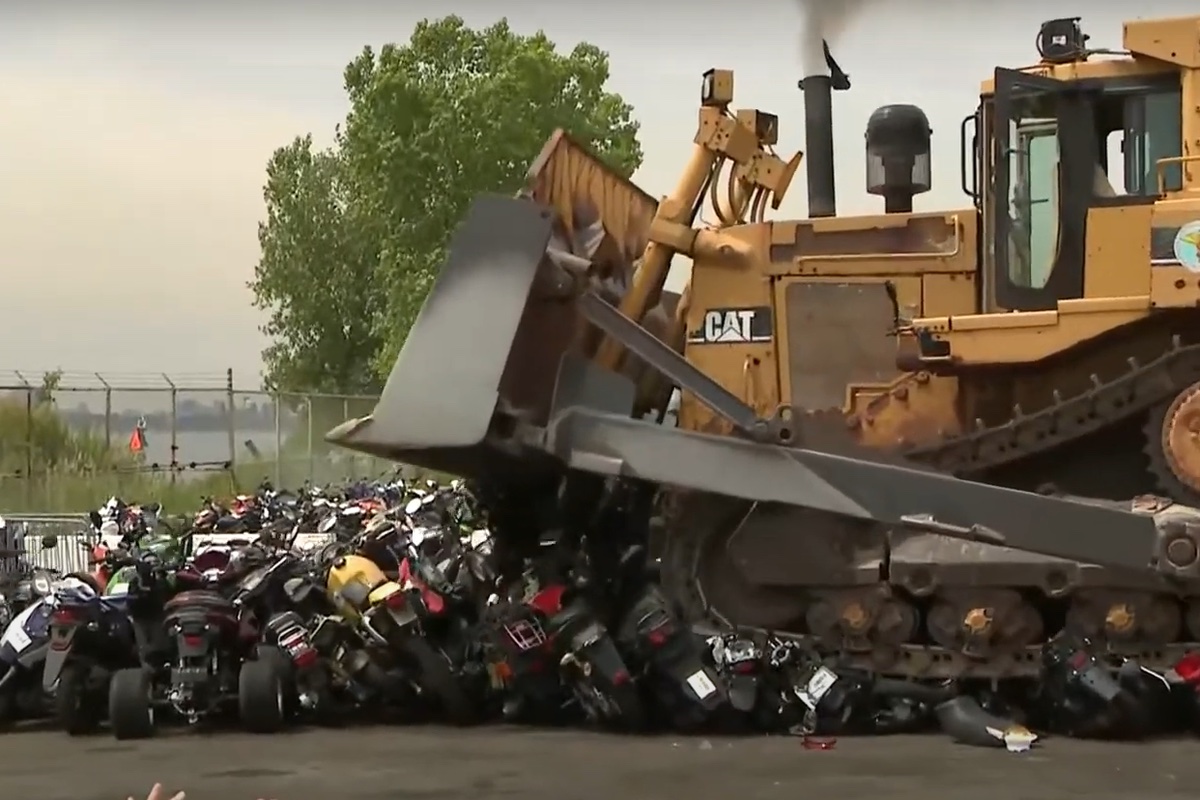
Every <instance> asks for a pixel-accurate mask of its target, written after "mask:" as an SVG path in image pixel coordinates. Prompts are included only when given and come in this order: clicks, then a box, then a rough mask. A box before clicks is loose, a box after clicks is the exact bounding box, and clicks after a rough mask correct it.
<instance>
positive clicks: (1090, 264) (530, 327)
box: [329, 16, 1200, 678]
mask: <svg viewBox="0 0 1200 800" xmlns="http://www.w3.org/2000/svg"><path fill="white" fill-rule="evenodd" d="M1088 41H1089V39H1088V37H1087V36H1086V35H1084V33H1083V31H1082V27H1081V24H1080V20H1078V19H1060V20H1052V21H1049V22H1047V23H1045V24H1043V26H1042V27H1041V30H1040V32H1039V35H1038V37H1037V42H1038V48H1037V49H1038V56H1039V61H1038V63H1036V64H1035V65H1034V66H1031V67H1026V68H1021V69H1003V68H1001V69H997V70H996V71H995V75H994V76H993V77H992V79H990V80H987V81H985V82H984V83H983V85H982V87H981V92H980V102H979V105H978V107H977V108H976V109H975V110H974V112H972V113H971V114H969V115H967V116H966V117H965V119H964V120H963V122H962V125H961V127H960V137H961V138H960V156H961V179H962V188H963V190H964V192H965V193H966V194H967V196H968V197H970V198H971V201H972V204H971V206H970V207H965V208H962V209H957V210H952V211H938V212H916V211H914V210H913V198H914V196H915V195H917V194H920V193H923V192H928V191H929V189H930V187H931V165H930V160H931V142H932V133H931V128H930V124H929V121H928V119H927V117H926V115H925V114H924V113H923V112H922V111H921V110H920V109H919V108H917V107H915V106H909V105H889V106H885V107H883V108H880V109H878V110H877V111H876V112H875V113H874V114H873V115H872V116H871V118H870V120H869V122H868V125H867V130H866V132H865V151H866V160H867V170H866V174H867V187H866V188H867V192H868V193H870V194H874V195H878V196H881V197H882V198H883V205H884V208H883V210H882V213H878V214H873V215H867V216H838V215H837V214H836V199H835V190H834V184H835V181H834V166H833V165H834V160H833V149H834V141H833V125H832V118H833V108H834V104H833V97H834V96H835V92H838V91H844V90H849V89H850V79H849V76H847V75H846V74H845V73H844V72H843V70H842V69H841V67H840V66H839V64H838V63H837V62H836V61H835V60H834V58H833V56H832V54H830V53H829V50H828V47H826V51H825V56H826V59H825V61H826V70H824V71H822V72H821V73H820V74H813V75H808V76H805V77H804V79H803V80H802V81H801V82H800V86H801V89H802V92H803V96H804V102H805V128H806V152H805V153H804V154H803V158H802V157H801V155H800V154H797V155H795V156H794V157H791V158H785V157H783V156H781V155H779V154H777V153H776V151H775V148H774V146H775V144H776V143H777V140H778V135H779V120H778V118H777V117H776V116H775V115H773V114H769V113H766V112H763V111H759V110H752V109H750V110H747V109H743V110H734V109H732V108H731V105H732V103H733V88H734V81H733V74H732V72H730V71H728V70H720V69H714V70H710V71H709V72H707V73H705V75H704V76H703V79H702V88H701V97H700V108H699V117H698V125H697V129H696V135H695V138H694V140H693V144H692V155H691V157H690V159H689V161H688V163H687V166H686V168H685V169H684V172H683V175H682V176H681V178H680V180H679V183H678V185H677V186H676V188H675V190H674V191H673V192H672V193H671V194H670V195H668V196H666V197H664V198H662V199H661V200H658V201H656V200H655V199H654V198H652V197H651V196H649V195H647V194H646V193H645V192H643V191H641V190H640V189H638V188H637V187H636V186H634V185H632V184H631V183H629V182H628V181H626V180H624V179H622V178H620V177H619V176H617V175H615V174H614V173H613V172H612V171H611V170H609V169H607V168H606V167H605V165H604V164H603V163H601V162H600V161H599V160H598V159H596V158H595V157H593V156H592V155H590V154H589V153H588V152H587V151H586V150H585V149H584V148H582V147H580V146H578V145H577V144H575V143H574V142H573V141H572V140H571V138H570V137H569V135H568V134H566V133H563V132H559V133H556V134H555V136H554V137H552V139H551V140H550V141H549V142H548V143H547V145H546V147H545V149H544V150H543V152H542V153H541V154H540V155H539V156H538V158H537V159H536V160H535V161H534V163H533V165H532V167H531V169H530V172H529V180H528V185H527V187H526V189H525V190H524V191H523V192H522V193H521V195H520V196H519V197H518V198H501V197H481V198H479V199H477V200H476V202H475V204H474V205H473V207H472V209H471V211H470V213H469V214H468V216H467V219H466V220H465V222H464V223H463V225H462V227H461V228H460V230H459V232H458V234H457V235H456V237H455V240H454V242H453V244H452V247H451V251H450V258H449V260H448V262H447V264H446V266H445V268H444V271H443V273H442V275H441V276H440V278H439V280H438V281H437V283H436V285H435V286H434V288H433V290H432V292H431V295H430V297H429V299H428V300H427V302H426V305H425V306H424V308H423V309H422V311H421V314H420V316H419V317H418V319H417V322H416V325H415V326H414V328H413V330H412V333H411V334H410V336H409V339H408V341H407V342H406V344H405V346H404V348H403V351H402V352H401V354H400V357H399V359H398V361H397V364H396V367H395V369H394V372H393V373H392V375H391V377H390V379H389V381H388V383H387V385H386V387H385V389H384V392H383V395H382V397H381V400H380V402H379V405H378V407H377V408H376V410H375V412H374V414H372V415H371V416H370V417H366V418H363V419H359V420H351V421H349V422H347V423H346V424H345V425H342V426H340V427H339V428H338V429H336V430H334V431H332V432H331V433H330V434H329V438H330V440H331V441H334V442H336V443H339V444H343V445H345V446H347V447H351V448H355V449H358V450H362V451H366V452H370V453H373V454H376V455H381V456H386V457H392V458H396V459H398V460H404V461H408V462H410V463H419V464H424V465H427V466H429V467H432V468H436V469H443V470H447V471H451V472H455V473H459V474H465V475H471V476H473V477H477V478H484V479H490V480H493V481H502V482H505V483H506V484H507V485H510V486H513V485H525V486H547V485H552V484H553V482H554V481H557V480H561V477H562V475H563V474H587V475H592V476H601V477H603V478H606V479H612V478H619V479H628V480H637V481H642V482H645V483H648V484H651V485H653V486H655V487H659V492H658V495H659V502H660V506H659V515H658V517H657V519H659V520H660V521H661V523H662V525H663V527H664V529H665V532H664V541H665V545H664V547H665V550H664V552H663V556H662V564H663V581H664V585H665V586H666V587H667V588H668V589H669V590H670V592H671V594H672V595H673V597H674V599H675V600H676V601H677V602H678V604H679V605H680V607H681V608H682V609H683V610H684V611H685V612H686V613H687V614H688V615H689V616H691V617H693V618H707V619H709V620H712V621H715V622H719V623H722V624H732V625H739V626H749V627H758V628H763V629H770V630H773V631H777V632H778V631H782V632H787V633H788V634H790V635H793V636H796V637H810V638H812V639H814V640H817V641H819V642H821V643H822V644H823V645H824V646H826V647H828V648H831V649H834V650H838V651H840V652H841V653H842V654H843V655H844V657H846V658H847V659H849V660H850V661H851V662H853V663H856V664H858V665H860V666H862V667H864V668H869V669H872V670H875V671H879V672H883V673H888V674H896V675H905V676H921V677H935V676H940V677H961V676H974V677H979V678H1001V677H1009V676H1019V675H1025V674H1033V673H1034V672H1035V671H1036V669H1037V663H1036V660H1037V654H1038V645H1039V644H1040V643H1041V642H1042V641H1044V640H1045V639H1046V637H1048V636H1051V635H1053V634H1054V633H1056V632H1057V631H1059V630H1062V629H1063V628H1064V627H1071V628H1072V629H1075V630H1078V631H1080V632H1081V633H1084V634H1086V635H1088V636H1090V637H1092V638H1093V639H1095V640H1098V641H1101V642H1103V643H1104V644H1106V646H1108V647H1109V648H1110V649H1112V650H1113V651H1114V652H1120V653H1122V654H1125V655H1130V656H1136V657H1137V658H1139V659H1141V660H1142V661H1143V662H1144V663H1145V664H1147V665H1148V666H1155V665H1157V666H1165V665H1167V664H1169V663H1171V660H1172V659H1174V658H1176V657H1178V656H1179V655H1180V654H1181V653H1182V652H1183V651H1186V650H1188V649H1189V648H1196V647H1200V645H1196V644H1194V643H1195V642H1200V582H1198V581H1197V580H1196V578H1197V575H1198V574H1200V572H1198V570H1200V550H1198V549H1197V542H1200V539H1198V538H1197V532H1198V531H1200V526H1198V525H1197V524H1196V521H1197V520H1200V511H1196V509H1194V508H1190V507H1189V504H1190V505H1200V326H1198V325H1197V324H1196V323H1197V321H1198V320H1200V311H1197V306H1198V305H1200V44H1197V43H1198V42H1200V16H1198V17H1189V18H1184V19H1165V20H1139V21H1136V22H1129V23H1127V24H1126V25H1125V27H1124V43H1123V48H1122V49H1120V50H1105V49H1094V48H1091V47H1089V45H1088ZM802 163H803V165H804V167H805V172H806V177H807V189H808V206H809V214H810V217H809V218H808V219H805V220H768V219H767V215H768V213H769V211H770V210H771V209H776V210H777V209H778V207H779V205H780V203H781V201H782V200H783V198H784V196H785V194H786V192H787V191H788V189H789V187H790V185H791V184H792V182H793V179H794V177H795V175H796V173H797V172H798V170H799V167H800V166H801V164H802ZM705 209H707V210H705ZM702 212H704V213H703V215H702ZM705 217H707V218H708V219H709V224H701V220H702V219H703V218H705ZM677 255H683V256H687V257H690V258H691V259H692V267H691V277H690V281H689V283H688V285H687V287H686V289H685V290H684V291H683V292H682V294H674V293H671V292H667V291H665V290H664V284H665V281H666V278H667V273H668V270H669V268H670V266H671V263H672V259H673V258H674V257H675V256H677ZM674 398H678V401H677V412H676V413H675V414H674V419H673V418H672V415H671V414H668V411H669V410H671V409H674V407H675V400H674ZM1048 485H1049V487H1050V488H1047V486H1048ZM1145 493H1154V496H1146V494H1145ZM1085 497H1086V498H1089V499H1087V500H1084V499H1082V498H1085ZM1095 498H1098V499H1095ZM1131 498H1136V499H1132V500H1131Z"/></svg>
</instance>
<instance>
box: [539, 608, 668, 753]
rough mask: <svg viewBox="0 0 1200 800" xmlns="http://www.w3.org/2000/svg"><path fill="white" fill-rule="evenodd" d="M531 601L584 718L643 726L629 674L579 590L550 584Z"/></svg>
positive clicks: (639, 703)
mask: <svg viewBox="0 0 1200 800" xmlns="http://www.w3.org/2000/svg"><path fill="white" fill-rule="evenodd" d="M535 601H536V607H537V608H538V610H539V611H541V612H542V614H543V615H545V621H544V623H543V625H544V626H545V631H546V634H547V635H548V636H549V638H550V640H551V641H552V642H553V647H554V653H555V655H556V656H557V657H558V666H559V676H560V678H561V680H562V681H563V684H564V685H565V686H566V687H567V688H568V689H569V690H570V692H571V694H572V696H573V697H574V699H575V701H576V703H577V704H578V705H579V707H580V709H581V710H582V711H583V713H584V714H585V715H586V716H587V718H588V719H589V720H591V721H592V722H594V723H599V724H604V725H609V726H612V727H616V728H621V729H625V730H641V729H643V728H644V727H645V726H646V712H645V708H644V706H643V705H642V700H641V697H640V695H639V692H638V687H637V684H636V683H635V682H634V680H633V675H632V674H631V673H630V671H629V668H628V667H627V666H626V665H625V660H624V659H623V658H622V657H621V653H620V651H619V650H618V649H617V645H616V642H614V641H613V638H612V636H610V635H609V633H608V629H607V628H605V627H604V625H603V624H602V623H601V622H600V620H598V619H597V618H596V615H595V614H594V613H593V612H592V610H591V608H590V606H589V605H588V603H587V602H586V601H585V600H584V598H583V595H582V592H579V591H574V592H572V591H569V588H568V587H567V586H566V585H565V584H563V585H551V586H548V587H546V588H545V589H542V590H541V591H539V592H538V593H537V594H536V595H535V596H534V600H533V601H531V602H535Z"/></svg>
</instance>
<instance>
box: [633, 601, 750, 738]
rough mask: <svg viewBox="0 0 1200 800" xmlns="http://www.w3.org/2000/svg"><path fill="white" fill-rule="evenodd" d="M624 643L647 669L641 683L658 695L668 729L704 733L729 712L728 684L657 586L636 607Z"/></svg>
mask: <svg viewBox="0 0 1200 800" xmlns="http://www.w3.org/2000/svg"><path fill="white" fill-rule="evenodd" d="M618 641H619V642H620V643H621V644H622V645H623V646H624V650H625V652H626V653H629V654H632V656H633V659H634V661H635V663H636V664H637V665H638V666H640V667H641V670H640V676H639V684H640V685H641V686H643V688H645V689H647V690H649V691H651V692H653V693H654V697H655V699H656V701H657V703H658V704H660V706H661V707H662V708H663V709H664V710H665V711H666V714H667V716H668V717H669V719H667V720H665V722H666V723H667V724H668V725H670V726H672V727H675V728H680V729H694V728H698V727H700V726H702V725H704V724H705V723H707V722H710V721H712V720H713V719H714V718H715V717H716V716H717V715H718V714H720V713H721V712H723V711H725V710H726V709H727V708H728V703H729V691H728V689H727V688H726V687H725V685H724V681H723V680H722V679H721V676H720V675H718V674H717V671H716V670H714V669H713V668H712V667H710V666H708V665H707V664H706V663H705V662H704V655H703V653H702V651H701V649H700V647H699V645H698V643H697V641H696V638H695V637H694V636H693V635H692V632H691V631H690V630H689V629H688V628H687V627H685V626H684V625H683V624H682V623H680V621H679V620H678V619H676V618H675V615H674V614H673V613H672V611H671V608H670V605H669V604H668V603H667V600H666V598H665V597H663V595H662V593H661V592H660V591H659V590H658V589H657V588H656V587H654V586H649V587H647V588H645V589H644V590H643V591H642V594H641V596H640V597H639V598H638V599H637V600H636V601H634V602H633V604H632V605H631V607H630V608H629V610H628V611H627V612H626V615H625V620H624V623H623V624H622V626H621V629H620V633H619V636H618Z"/></svg>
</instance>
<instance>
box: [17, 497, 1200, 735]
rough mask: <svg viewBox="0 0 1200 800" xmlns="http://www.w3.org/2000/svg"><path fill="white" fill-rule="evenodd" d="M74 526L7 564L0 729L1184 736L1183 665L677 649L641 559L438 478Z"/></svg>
mask: <svg viewBox="0 0 1200 800" xmlns="http://www.w3.org/2000/svg"><path fill="white" fill-rule="evenodd" d="M90 516H91V523H92V529H91V530H90V531H89V532H88V535H87V536H86V537H84V538H85V539H86V542H87V545H86V546H87V549H88V554H89V563H90V564H91V565H92V569H91V570H90V571H87V572H79V573H71V574H67V575H61V574H56V573H54V572H52V571H49V570H45V569H40V568H33V567H30V568H26V569H24V570H22V571H20V572H19V574H15V575H11V576H9V577H8V585H7V586H5V587H3V589H4V597H3V603H2V604H0V613H2V614H3V616H4V621H5V623H6V629H5V633H4V635H3V638H2V639H0V662H2V663H0V668H2V669H3V673H2V676H0V718H3V720H5V721H7V722H12V721H17V720H21V719H32V718H45V717H52V718H54V719H55V720H56V721H57V723H58V724H59V725H60V726H61V727H62V728H63V729H64V730H66V731H67V732H68V733H70V734H73V735H77V734H84V733H88V732H92V731H95V730H97V729H99V728H101V726H102V725H103V724H104V723H106V722H107V724H108V726H109V727H110V729H111V731H112V733H113V735H114V736H116V737H117V738H119V739H136V738H144V737H149V736H152V735H153V734H154V733H155V730H156V726H157V725H161V724H169V723H170V722H172V721H174V722H175V723H176V724H190V725H214V724H216V725H228V724H233V725H238V726H241V727H242V728H244V729H246V730H250V731H255V732H262V733H270V732H275V731H279V730H281V729H283V728H284V727H285V726H289V725H294V724H344V723H346V722H350V721H355V720H372V721H390V720H394V721H400V722H416V721H426V720H427V721H433V722H442V723H451V724H457V725H470V724H478V723H485V722H489V721H507V722H511V723H529V724H537V725H591V726H597V727H602V728H606V729H610V730H619V731H629V732H635V731H654V730H674V731H680V732H710V733H722V732H729V733H734V732H737V733H752V732H764V733H785V734H786V733H790V734H797V735H804V736H807V737H811V738H812V740H813V741H817V740H818V737H827V736H837V735H853V734H880V733H895V732H916V731H922V730H929V729H938V728H940V729H941V730H943V731H945V732H946V733H947V734H949V735H950V736H952V737H954V738H955V739H958V740H959V741H962V742H965V743H969V744H975V745H979V746H993V747H1006V746H1007V747H1008V748H1009V749H1013V750H1021V749H1025V748H1028V747H1029V745H1030V744H1031V743H1032V741H1033V740H1034V739H1036V738H1037V734H1035V733H1032V732H1031V731H1037V732H1039V733H1042V734H1044V733H1052V734H1061V735H1072V736H1089V737H1111V738H1143V737H1147V736H1152V735H1160V734H1167V733H1178V732H1182V731H1187V730H1193V731H1196V730H1200V701H1198V697H1200V656H1196V655H1190V656H1188V657H1187V658H1185V659H1184V660H1183V661H1181V662H1180V663H1179V664H1177V665H1176V667H1175V669H1173V670H1171V671H1169V672H1168V673H1166V674H1163V673H1157V672H1152V671H1150V670H1147V669H1144V668H1142V667H1140V666H1139V665H1137V664H1136V663H1133V662H1130V661H1125V662H1123V663H1118V662H1113V661H1111V660H1110V659H1108V658H1106V657H1105V656H1104V655H1103V654H1101V653H1098V652H1095V651H1094V649H1093V648H1092V647H1091V645H1090V643H1089V642H1087V641H1086V640H1084V639H1072V638H1069V637H1067V636H1066V635H1061V636H1059V637H1056V638H1055V639H1054V640H1052V641H1051V642H1050V643H1049V644H1048V645H1047V646H1046V647H1045V650H1044V652H1043V669H1042V674H1041V678H1040V679H1039V680H1037V681H1031V682H1029V683H1027V684H1018V683H1014V682H1006V683H1005V684H1002V685H992V684H990V683H983V684H979V685H972V684H968V683H964V682H937V683H919V682H913V681H908V680H899V679H890V678H887V677H885V676H877V675H872V674H867V673H864V672H857V671H854V670H850V669H847V668H845V667H843V666H840V665H839V663H838V659H837V654H835V653H822V652H817V651H814V650H812V649H811V648H810V646H808V645H804V646H802V645H800V644H798V643H795V642H792V641H789V640H787V639H785V638H782V637H776V636H773V635H769V634H761V633H754V634H742V633H739V632H738V631H713V630H706V631H697V630H694V629H693V628H692V627H691V626H689V625H688V624H686V623H685V622H684V621H683V620H681V619H680V618H679V617H678V616H677V614H676V612H675V610H674V608H673V606H672V604H671V603H670V602H669V600H668V598H667V597H666V596H665V595H664V594H663V593H662V591H661V590H660V588H659V586H658V584H657V581H656V578H657V575H656V565H655V563H654V561H653V559H652V558H651V557H650V556H649V555H648V550H647V548H646V547H645V546H642V545H640V544H636V543H635V544H632V545H629V544H626V545H623V546H622V547H621V548H619V549H617V548H615V547H608V546H607V544H606V543H605V542H593V543H588V542H586V541H579V540H578V539H577V538H574V537H571V536H569V535H567V534H566V533H564V532H562V531H551V532H542V533H540V534H538V535H537V537H536V538H534V539H532V540H531V542H525V543H523V545H522V546H521V547H520V548H517V547H514V546H513V545H512V544H511V543H506V542H505V541H503V539H502V538H500V537H497V536H493V535H492V534H491V533H490V532H489V530H490V529H489V523H488V510H487V508H486V505H485V504H484V503H481V502H480V501H479V500H477V499H476V496H475V495H474V494H473V493H472V491H471V489H470V487H469V486H467V485H464V484H463V483H461V482H458V481H455V482H452V483H450V484H449V485H446V486H439V485H437V484H435V483H433V482H428V481H426V482H421V483H419V484H406V483H405V482H403V481H400V480H396V481H392V482H386V483H370V484H367V483H360V484H354V485H350V486H346V487H341V488H339V489H336V490H332V489H324V490H316V489H307V488H306V489H305V490H304V491H301V492H294V493H290V492H282V491H276V490H274V489H272V488H271V487H269V486H264V487H262V488H261V489H260V490H259V491H258V492H257V493H256V494H253V495H243V496H239V497H238V498H237V499H236V501H235V502H234V503H233V504H232V507H230V508H226V507H223V506H221V505H219V504H217V503H215V502H213V501H208V500H206V501H205V502H204V504H203V506H202V508H201V509H200V510H199V511H198V512H196V514H195V515H194V517H192V518H191V519H189V520H187V521H186V522H182V523H178V524H172V523H171V522H169V521H167V520H166V518H165V517H164V516H163V515H162V513H161V509H159V508H158V507H157V506H156V505H146V506H138V505H131V504H126V503H124V502H121V501H120V500H117V499H115V498H114V499H113V500H111V501H110V502H109V503H107V504H106V505H105V506H104V507H103V508H102V509H99V510H97V511H95V512H92V514H91V515H90ZM313 533H317V534H321V536H319V537H314V536H312V535H311V534H313ZM214 534H224V535H222V536H216V537H214ZM217 540H219V541H220V543H214V542H215V541H217ZM314 540H316V543H315V544H314ZM302 543H306V544H307V546H301V545H302ZM56 544H57V543H56V541H54V539H53V537H47V540H46V541H44V542H43V545H44V546H46V547H54V546H56ZM614 549H615V550H617V551H616V552H610V553H607V555H606V554H605V551H606V550H614Z"/></svg>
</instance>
